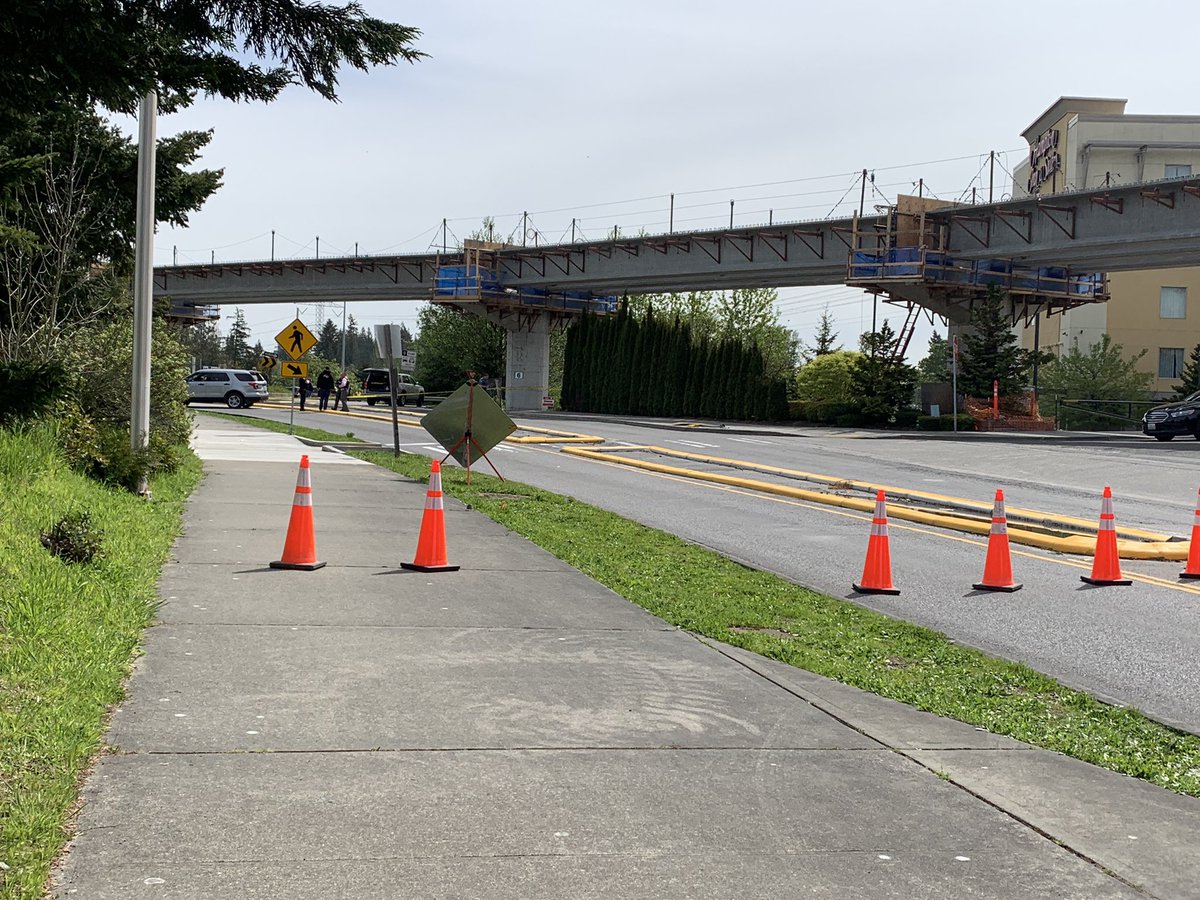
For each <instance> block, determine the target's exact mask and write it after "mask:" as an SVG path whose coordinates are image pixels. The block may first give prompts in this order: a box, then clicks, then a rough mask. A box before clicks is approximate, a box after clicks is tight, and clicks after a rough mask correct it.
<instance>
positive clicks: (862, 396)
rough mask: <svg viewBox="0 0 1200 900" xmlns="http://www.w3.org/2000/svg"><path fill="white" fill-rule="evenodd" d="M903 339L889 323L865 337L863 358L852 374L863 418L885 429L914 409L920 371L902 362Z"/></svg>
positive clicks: (854, 366)
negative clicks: (899, 415) (908, 408)
mask: <svg viewBox="0 0 1200 900" xmlns="http://www.w3.org/2000/svg"><path fill="white" fill-rule="evenodd" d="M899 343H900V338H899V336H898V335H897V334H896V332H894V331H893V330H892V327H891V325H889V324H888V322H887V320H886V319H885V320H884V322H883V326H882V327H881V328H880V329H879V330H878V331H871V332H868V333H867V334H864V335H863V336H862V338H861V340H860V342H859V347H860V349H861V351H862V354H861V355H860V356H859V357H858V358H857V359H856V360H855V361H854V364H853V367H852V368H851V370H850V384H851V387H852V389H853V393H854V397H855V399H856V400H857V402H858V404H859V409H860V410H861V412H862V414H863V416H864V417H865V418H866V419H867V421H868V422H869V423H871V424H873V425H883V424H885V423H887V422H888V420H889V419H891V417H892V416H894V415H895V414H896V413H897V412H898V411H899V410H901V409H903V408H904V407H906V406H908V405H910V404H911V403H912V399H913V391H914V390H915V388H916V385H917V370H916V369H915V368H913V367H912V366H910V365H908V364H907V363H905V362H904V360H903V359H902V358H900V352H899V351H900V347H899Z"/></svg>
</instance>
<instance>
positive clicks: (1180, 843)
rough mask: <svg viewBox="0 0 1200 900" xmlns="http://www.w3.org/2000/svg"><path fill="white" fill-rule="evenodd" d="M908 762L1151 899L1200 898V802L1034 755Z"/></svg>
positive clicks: (940, 756)
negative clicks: (1035, 830)
mask: <svg viewBox="0 0 1200 900" xmlns="http://www.w3.org/2000/svg"><path fill="white" fill-rule="evenodd" d="M908 755H909V756H911V757H912V758H913V759H916V760H919V761H920V762H921V763H922V764H924V765H927V766H929V767H930V768H932V769H936V770H937V771H941V772H945V773H946V774H947V775H948V776H949V777H950V778H951V780H953V781H954V782H955V783H956V784H961V785H962V786H963V787H965V788H966V789H967V790H969V791H971V792H972V793H974V794H977V795H978V796H980V797H982V798H984V799H985V800H987V801H988V802H989V803H993V804H995V805H996V806H997V807H999V808H1000V809H1003V810H1005V811H1006V812H1009V813H1011V814H1012V815H1014V816H1016V817H1018V818H1020V819H1022V820H1024V821H1026V822H1029V823H1031V824H1032V825H1033V826H1034V827H1036V828H1038V829H1040V830H1042V831H1043V832H1045V833H1046V834H1049V835H1050V836H1051V837H1052V838H1054V839H1055V840H1057V841H1062V842H1063V843H1064V844H1065V845H1066V846H1068V847H1070V848H1071V849H1072V850H1074V851H1075V852H1077V853H1080V854H1082V855H1084V856H1086V857H1088V858H1089V859H1095V860H1098V861H1100V862H1102V863H1103V865H1104V866H1105V868H1107V869H1109V870H1111V871H1113V872H1115V873H1116V874H1117V875H1119V876H1121V877H1122V878H1125V879H1126V880H1128V881H1129V882H1130V883H1132V884H1136V885H1138V886H1139V887H1141V888H1143V889H1144V890H1146V891H1149V892H1150V893H1151V894H1153V895H1154V896H1156V897H1195V896H1197V895H1198V894H1200V799H1197V798H1195V797H1185V796H1183V795H1181V794H1176V793H1173V792H1171V791H1167V790H1164V789H1163V788H1160V787H1155V786H1154V785H1152V784H1149V783H1147V782H1145V781H1140V780H1138V779H1136V778H1129V777H1128V776H1125V775H1119V774H1117V773H1116V772H1110V771H1108V770H1107V769H1101V768H1098V767H1096V766H1092V765H1088V764H1087V763H1085V762H1080V761H1079V760H1077V759H1071V758H1070V757H1068V756H1062V755H1060V754H1058V753H1053V752H1051V751H1049V750H1041V749H1036V748H1030V749H1028V750H1023V751H1019V752H1016V753H989V752H986V751H975V750H936V751H935V750H918V751H911V752H909V753H908Z"/></svg>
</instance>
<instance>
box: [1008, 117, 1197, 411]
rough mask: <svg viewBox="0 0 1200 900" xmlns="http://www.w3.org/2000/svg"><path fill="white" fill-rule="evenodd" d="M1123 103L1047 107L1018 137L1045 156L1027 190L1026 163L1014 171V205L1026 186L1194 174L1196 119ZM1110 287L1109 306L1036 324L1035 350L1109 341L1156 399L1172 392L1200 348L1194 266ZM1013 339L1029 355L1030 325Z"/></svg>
mask: <svg viewBox="0 0 1200 900" xmlns="http://www.w3.org/2000/svg"><path fill="white" fill-rule="evenodd" d="M1125 103H1126V101H1124V100H1114V99H1104V98H1095V97H1062V98H1060V99H1059V100H1057V101H1056V102H1055V103H1053V104H1051V106H1050V107H1049V108H1048V109H1047V110H1046V111H1045V112H1044V113H1042V115H1041V116H1039V117H1038V119H1037V120H1036V121H1034V123H1033V124H1032V125H1030V126H1029V128H1027V129H1026V130H1025V131H1024V132H1023V137H1024V138H1025V139H1026V141H1027V143H1028V144H1029V146H1030V148H1031V150H1033V149H1034V148H1037V147H1039V146H1040V147H1042V148H1043V150H1044V151H1045V152H1043V153H1041V154H1039V157H1038V160H1037V162H1038V163H1039V168H1040V169H1041V170H1042V171H1041V172H1040V173H1039V178H1035V179H1034V182H1035V183H1034V184H1032V185H1031V184H1030V183H1029V179H1030V175H1031V173H1032V172H1033V171H1034V167H1033V166H1032V165H1031V162H1030V159H1029V157H1026V159H1025V161H1024V162H1023V163H1022V164H1021V165H1019V166H1017V167H1016V168H1015V169H1014V170H1013V176H1014V186H1013V195H1014V197H1024V196H1028V195H1029V194H1030V193H1031V191H1030V188H1031V187H1032V193H1037V194H1041V195H1049V194H1054V193H1061V192H1063V191H1071V190H1085V189H1095V188H1097V187H1103V186H1104V185H1105V184H1113V185H1116V184H1131V183H1136V182H1141V181H1158V180H1161V179H1164V178H1172V177H1180V176H1182V175H1186V174H1195V175H1200V116H1138V115H1127V114H1125ZM1054 132H1057V138H1056V139H1055V138H1054V137H1053V134H1054ZM1048 134H1049V135H1050V137H1047V135H1048ZM1039 142H1040V143H1039ZM1045 148H1050V149H1049V150H1048V151H1047V150H1046V149H1045ZM1055 151H1057V154H1058V156H1059V160H1058V161H1057V163H1056V164H1055V163H1053V162H1052V163H1050V164H1049V165H1047V155H1048V153H1053V152H1055ZM1047 170H1049V171H1047ZM1043 179H1044V180H1043ZM1039 180H1040V184H1039V183H1037V182H1038V181H1039ZM1110 289H1111V295H1112V299H1110V300H1109V301H1108V303H1106V304H1089V305H1087V306H1082V307H1078V308H1076V309H1073V310H1071V311H1069V312H1067V313H1063V314H1061V315H1055V316H1050V317H1043V318H1042V319H1041V321H1040V323H1039V329H1038V331H1039V335H1038V344H1039V345H1040V346H1041V347H1042V349H1045V350H1050V351H1051V352H1054V353H1064V352H1066V351H1067V350H1069V348H1070V347H1071V346H1072V345H1074V344H1075V343H1078V346H1079V348H1080V349H1081V350H1086V349H1087V348H1088V347H1090V346H1092V345H1093V344H1096V343H1098V342H1099V341H1100V339H1101V337H1102V335H1104V334H1106V333H1107V334H1108V335H1109V336H1110V337H1111V338H1112V340H1113V341H1114V342H1115V343H1118V344H1121V345H1122V346H1123V347H1124V352H1125V354H1126V355H1127V356H1132V355H1135V354H1137V353H1139V352H1140V351H1143V350H1144V351H1146V353H1145V355H1144V356H1143V357H1142V359H1141V360H1140V362H1139V364H1138V367H1139V368H1140V369H1141V370H1142V371H1145V372H1149V373H1150V374H1152V375H1153V376H1154V382H1153V385H1152V389H1153V390H1154V391H1155V392H1156V393H1158V394H1160V395H1166V394H1170V393H1172V392H1173V391H1174V388H1175V386H1176V385H1177V384H1178V379H1177V378H1175V377H1172V376H1171V373H1172V372H1177V371H1179V370H1180V369H1181V368H1182V366H1181V360H1182V362H1183V363H1186V360H1187V357H1188V355H1189V354H1190V353H1191V351H1192V348H1193V347H1195V346H1196V345H1197V344H1198V343H1200V308H1198V306H1200V268H1187V269H1155V270H1147V271H1140V272H1121V273H1114V274H1112V275H1111V276H1110ZM1164 289H1165V290H1164ZM1180 289H1182V290H1180ZM1019 334H1020V337H1021V339H1022V342H1023V344H1024V345H1025V346H1026V347H1032V346H1033V340H1034V326H1033V325H1029V326H1027V327H1022V328H1020V330H1019Z"/></svg>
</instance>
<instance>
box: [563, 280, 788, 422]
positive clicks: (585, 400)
mask: <svg viewBox="0 0 1200 900" xmlns="http://www.w3.org/2000/svg"><path fill="white" fill-rule="evenodd" d="M765 371H766V370H765V367H764V365H763V355H762V353H761V352H760V351H759V349H758V347H757V346H745V345H743V344H742V343H741V342H740V341H738V340H736V339H728V338H727V339H725V340H720V341H708V342H700V341H697V340H695V339H693V336H692V333H691V329H690V328H688V326H687V324H686V323H684V322H681V321H680V320H679V319H676V320H675V321H673V322H667V321H665V320H664V319H663V318H662V317H656V316H655V315H654V310H653V309H650V310H647V312H646V315H645V316H644V317H642V318H638V317H636V316H633V315H630V313H629V310H628V308H627V307H626V305H625V304H621V306H620V307H619V308H618V309H617V314H616V315H615V316H603V317H601V316H592V315H586V316H584V317H583V318H581V319H580V320H578V321H577V322H576V323H574V324H573V325H572V326H571V327H570V329H569V330H568V331H567V347H566V359H565V362H564V366H563V386H562V397H561V400H560V405H561V406H562V408H563V409H568V410H572V411H574V412H594V413H620V414H629V415H641V416H693V417H702V418H713V419H771V420H781V419H786V418H787V417H788V408H787V388H786V385H785V384H784V382H783V381H782V380H780V379H768V378H767V377H766V375H765Z"/></svg>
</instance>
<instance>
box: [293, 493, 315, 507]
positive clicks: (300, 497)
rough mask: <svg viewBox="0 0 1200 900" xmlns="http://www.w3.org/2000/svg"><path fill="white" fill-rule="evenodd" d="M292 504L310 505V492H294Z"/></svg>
mask: <svg viewBox="0 0 1200 900" xmlns="http://www.w3.org/2000/svg"><path fill="white" fill-rule="evenodd" d="M292 506H312V494H302V493H300V492H299V491H297V492H296V499H295V500H293V501H292Z"/></svg>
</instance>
